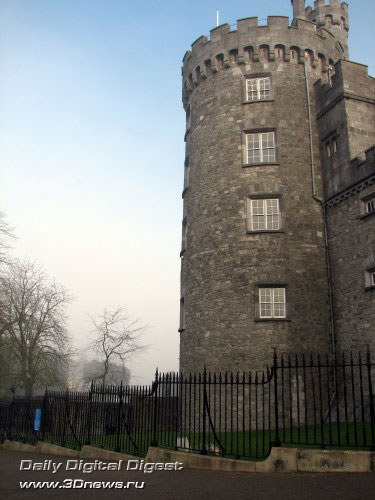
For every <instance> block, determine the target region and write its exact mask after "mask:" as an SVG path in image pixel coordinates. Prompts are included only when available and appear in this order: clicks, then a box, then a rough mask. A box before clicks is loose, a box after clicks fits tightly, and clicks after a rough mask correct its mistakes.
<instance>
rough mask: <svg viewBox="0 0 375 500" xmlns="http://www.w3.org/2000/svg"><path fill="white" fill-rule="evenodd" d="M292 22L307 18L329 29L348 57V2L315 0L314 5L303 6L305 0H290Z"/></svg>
mask: <svg viewBox="0 0 375 500" xmlns="http://www.w3.org/2000/svg"><path fill="white" fill-rule="evenodd" d="M292 5H293V17H294V19H293V23H295V22H296V20H297V19H307V20H308V21H311V22H313V23H315V24H316V25H317V26H318V27H320V28H321V27H324V28H325V29H327V30H329V31H331V32H332V33H333V34H334V36H335V37H336V38H337V40H338V42H339V43H340V44H341V45H342V47H343V49H344V52H345V55H346V57H348V31H349V15H348V4H347V3H346V2H340V0H330V1H329V2H327V3H326V2H325V0H315V2H314V7H313V8H312V7H305V0H292Z"/></svg>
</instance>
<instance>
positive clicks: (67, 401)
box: [61, 387, 69, 446]
mask: <svg viewBox="0 0 375 500" xmlns="http://www.w3.org/2000/svg"><path fill="white" fill-rule="evenodd" d="M68 418H69V389H68V387H67V388H66V392H65V412H64V426H63V429H64V430H63V435H62V442H61V446H65V443H66V424H67V420H68Z"/></svg>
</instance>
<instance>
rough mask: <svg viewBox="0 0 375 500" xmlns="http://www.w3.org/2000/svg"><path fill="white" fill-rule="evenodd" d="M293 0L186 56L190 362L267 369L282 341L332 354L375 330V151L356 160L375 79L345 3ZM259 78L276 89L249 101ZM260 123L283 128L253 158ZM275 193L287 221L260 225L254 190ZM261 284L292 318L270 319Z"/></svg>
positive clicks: (184, 289) (186, 364)
mask: <svg viewBox="0 0 375 500" xmlns="http://www.w3.org/2000/svg"><path fill="white" fill-rule="evenodd" d="M292 3H293V9H294V19H293V22H292V25H291V26H289V24H288V19H287V18H283V17H269V18H268V22H267V26H259V25H258V20H257V18H247V19H241V20H239V21H238V22H237V30H234V31H230V27H229V26H228V25H223V26H219V27H218V28H215V29H213V30H211V34H210V39H209V40H208V39H207V38H206V37H200V38H198V40H196V41H195V42H194V43H193V45H192V50H191V51H189V52H187V53H186V54H185V56H184V59H183V68H182V80H183V104H184V109H185V111H186V118H187V120H186V123H187V130H186V134H185V141H186V158H185V176H184V189H183V194H182V196H183V202H184V217H183V225H182V234H183V238H182V251H181V321H180V330H179V331H180V369H181V370H182V371H183V372H189V371H190V372H194V371H199V370H202V369H203V366H206V368H207V370H209V371H243V370H248V369H250V368H251V369H263V368H264V366H265V365H266V364H270V363H271V360H272V354H273V349H274V348H276V349H277V350H278V352H279V353H280V354H282V353H285V354H290V353H301V352H305V353H307V352H314V353H316V352H321V353H323V352H324V353H326V352H328V351H331V350H332V349H333V339H336V343H335V346H336V348H337V349H338V350H339V349H345V350H347V349H350V348H355V349H356V348H363V347H364V345H365V344H366V343H367V342H370V341H372V340H371V339H372V337H371V333H370V332H371V326H372V325H373V320H374V317H373V314H374V310H375V308H374V307H373V305H374V302H373V300H374V293H373V292H374V287H366V286H365V284H366V279H368V277H366V276H367V275H366V272H367V271H368V270H369V269H370V270H371V269H375V260H374V259H375V255H374V251H373V248H374V247H375V246H374V243H375V242H374V236H375V231H374V227H373V223H374V220H375V217H374V216H373V215H370V216H366V217H362V215H363V206H364V204H363V199H364V198H363V197H365V199H367V198H368V196H372V192H373V187H371V186H373V183H372V184H371V179H372V178H373V174H374V163H373V160H372V158H373V156H371V155H373V153H371V151H373V149H369V150H368V151H367V153H366V157H365V159H364V161H362V160H360V159H359V158H357V159H355V160H352V159H353V157H354V156H356V155H357V154H359V153H360V152H361V151H362V150H364V149H366V148H369V147H370V146H371V144H373V143H374V142H375V131H374V121H375V115H374V112H375V111H374V109H375V106H374V105H375V94H374V92H375V86H374V79H372V78H371V77H369V76H368V74H367V68H366V67H365V66H362V65H358V64H356V63H352V62H349V61H347V60H345V59H346V57H347V54H348V49H347V31H348V26H349V25H348V16H347V4H345V3H341V4H340V2H339V1H338V0H331V2H330V3H329V4H328V5H325V4H324V2H323V1H322V0H317V1H316V2H315V4H314V9H312V8H307V9H305V2H304V1H303V0H293V2H292ZM261 77H270V79H271V86H272V95H271V96H270V98H268V99H267V100H258V101H252V102H248V101H247V100H246V82H247V80H248V79H249V78H261ZM262 132H263V133H264V132H274V134H275V138H276V145H277V147H276V160H275V161H273V162H272V163H265V162H263V163H259V164H248V163H247V159H246V135H247V134H249V133H251V134H253V133H262ZM328 146H329V148H330V151H331V152H332V154H330V156H329V158H328V157H327V154H328V153H327V147H328ZM359 163H360V165H359ZM369 179H370V180H369ZM353 186H354V188H353ZM352 188H353V189H354V191H353V189H352ZM348 193H349V194H348ZM361 193H362V194H361ZM267 198H277V199H278V201H279V205H280V214H281V227H280V228H279V230H277V231H275V230H273V231H253V230H252V228H250V226H249V218H250V217H249V210H248V207H249V200H251V199H267ZM360 210H362V212H360ZM359 219H360V221H361V222H360V223H359V224H358V220H359ZM325 221H326V225H325ZM353 221H355V222H353ZM326 234H327V240H326V238H325V235H326ZM326 242H327V244H326ZM327 245H328V247H327ZM356 245H359V246H360V248H358V249H356ZM327 248H328V252H327ZM327 259H328V261H329V263H330V269H329V268H327ZM373 261H374V262H373ZM262 286H265V287H269V288H278V287H280V288H285V290H286V305H287V314H286V317H285V318H278V319H277V318H272V319H265V318H260V315H259V287H262ZM330 286H331V291H330ZM369 288H370V289H369ZM331 312H333V315H332V316H331ZM356 317H357V318H358V321H357V320H356ZM331 320H332V321H331ZM362 332H363V334H362ZM372 343H373V344H374V342H373V341H372Z"/></svg>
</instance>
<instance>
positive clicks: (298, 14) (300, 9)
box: [292, 0, 306, 19]
mask: <svg viewBox="0 0 375 500" xmlns="http://www.w3.org/2000/svg"><path fill="white" fill-rule="evenodd" d="M292 5H293V18H294V19H306V15H305V0H292Z"/></svg>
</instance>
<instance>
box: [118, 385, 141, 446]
mask: <svg viewBox="0 0 375 500" xmlns="http://www.w3.org/2000/svg"><path fill="white" fill-rule="evenodd" d="M117 394H118V398H119V402H118V409H117V421H116V448H115V451H117V452H119V451H120V421H121V410H122V395H123V390H122V380H121V384H120V386H117ZM137 395H138V394H137ZM130 404H132V402H130Z"/></svg>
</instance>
